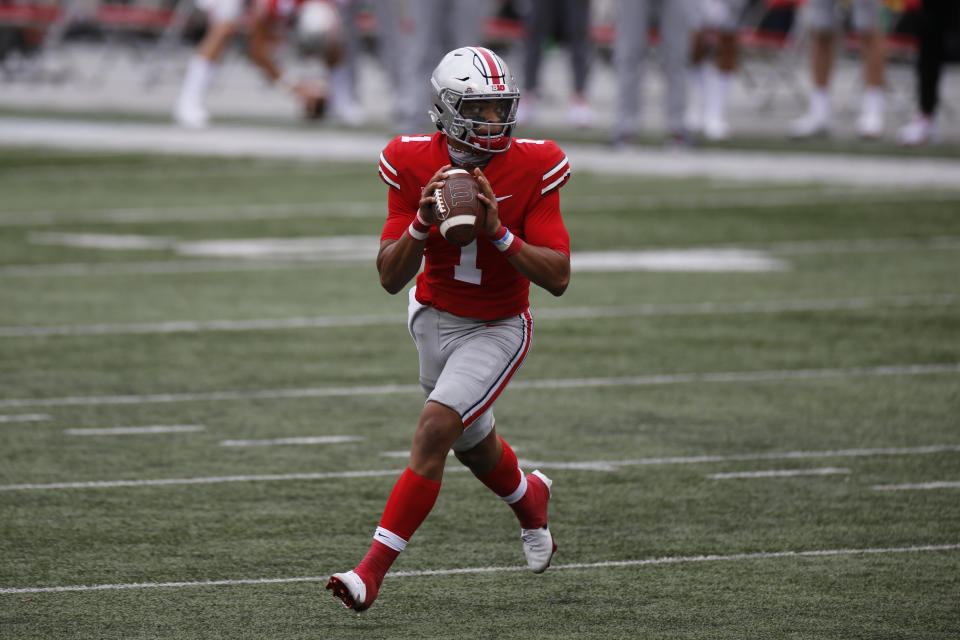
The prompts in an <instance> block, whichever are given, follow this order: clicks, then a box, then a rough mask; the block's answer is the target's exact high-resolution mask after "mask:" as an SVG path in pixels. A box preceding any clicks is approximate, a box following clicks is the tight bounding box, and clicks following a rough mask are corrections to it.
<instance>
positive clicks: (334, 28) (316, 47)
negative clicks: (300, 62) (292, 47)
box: [296, 0, 341, 55]
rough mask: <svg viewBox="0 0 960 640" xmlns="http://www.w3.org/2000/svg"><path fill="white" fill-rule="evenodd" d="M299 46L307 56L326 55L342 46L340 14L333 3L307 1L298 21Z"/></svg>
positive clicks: (298, 14) (319, 0) (301, 6)
mask: <svg viewBox="0 0 960 640" xmlns="http://www.w3.org/2000/svg"><path fill="white" fill-rule="evenodd" d="M296 37H297V45H298V46H299V48H300V51H301V52H303V53H306V54H319V55H326V54H327V53H328V52H329V50H330V49H332V48H334V47H338V46H339V45H340V39H341V35H340V14H339V13H338V12H337V8H336V6H334V4H333V3H332V2H327V1H325V0H307V2H304V3H303V4H302V5H300V8H299V10H298V11H297V21H296Z"/></svg>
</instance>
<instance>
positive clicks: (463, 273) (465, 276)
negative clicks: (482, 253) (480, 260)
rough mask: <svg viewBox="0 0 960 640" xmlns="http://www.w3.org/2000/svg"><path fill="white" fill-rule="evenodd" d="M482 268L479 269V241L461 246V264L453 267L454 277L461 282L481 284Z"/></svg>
mask: <svg viewBox="0 0 960 640" xmlns="http://www.w3.org/2000/svg"><path fill="white" fill-rule="evenodd" d="M480 275H481V271H480V269H477V241H476V240H474V241H473V242H471V243H470V244H468V245H467V246H465V247H460V264H458V265H457V266H455V267H454V268H453V277H454V279H456V280H460V281H461V282H469V283H470V284H480Z"/></svg>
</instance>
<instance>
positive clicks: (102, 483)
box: [0, 445, 960, 491]
mask: <svg viewBox="0 0 960 640" xmlns="http://www.w3.org/2000/svg"><path fill="white" fill-rule="evenodd" d="M952 451H960V445H932V446H926V447H910V448H892V449H842V450H837V451H791V452H786V453H748V454H735V455H729V456H693V457H674V458H642V459H640V460H619V461H600V462H542V461H531V460H526V459H523V458H521V459H520V460H519V463H520V466H522V467H540V468H543V469H575V470H582V471H617V470H618V469H620V468H622V467H630V466H648V465H664V464H699V463H703V462H730V461H738V460H788V459H797V458H828V457H861V456H881V455H914V454H925V453H944V452H952ZM407 455H409V454H407ZM448 455H452V453H449V454H448ZM390 457H393V456H390ZM458 471H467V468H466V467H462V466H453V467H447V469H446V472H458ZM401 473H403V469H388V470H371V471H335V472H327V473H288V474H272V475H243V476H211V477H206V478H161V479H156V480H96V481H88V482H55V483H51V484H9V485H0V491H26V490H33V489H111V488H116V487H148V486H167V485H183V484H222V483H226V482H273V481H280V480H328V479H333V478H370V477H376V476H389V475H399V474H401Z"/></svg>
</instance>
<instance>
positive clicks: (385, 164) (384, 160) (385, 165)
mask: <svg viewBox="0 0 960 640" xmlns="http://www.w3.org/2000/svg"><path fill="white" fill-rule="evenodd" d="M380 164H381V165H383V168H384V169H386V170H387V171H389V172H390V173H392V174H393V175H397V170H396V169H394V168H393V165H392V164H390V163H389V162H387V158H386V157H385V156H384V155H383V152H381V153H380Z"/></svg>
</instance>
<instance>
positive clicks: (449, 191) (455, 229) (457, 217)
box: [433, 169, 487, 247]
mask: <svg viewBox="0 0 960 640" xmlns="http://www.w3.org/2000/svg"><path fill="white" fill-rule="evenodd" d="M479 193H480V185H479V184H477V181H476V179H475V178H474V177H473V176H472V175H470V173H469V172H468V171H466V170H465V169H450V170H449V171H447V178H446V180H445V181H444V184H443V187H441V188H440V189H438V190H437V192H436V198H437V201H436V203H435V204H434V205H433V215H434V218H435V219H436V221H437V227H438V228H439V229H440V234H441V235H442V236H443V237H444V238H446V240H447V241H448V242H450V243H452V244H455V245H457V246H458V247H465V246H467V245H468V244H470V243H471V242H473V240H474V238H476V237H477V233H478V232H479V231H480V228H481V227H482V226H483V223H484V221H485V220H486V216H487V208H486V207H485V206H484V205H483V202H482V201H481V200H480V199H479V198H478V197H477V194H479Z"/></svg>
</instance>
